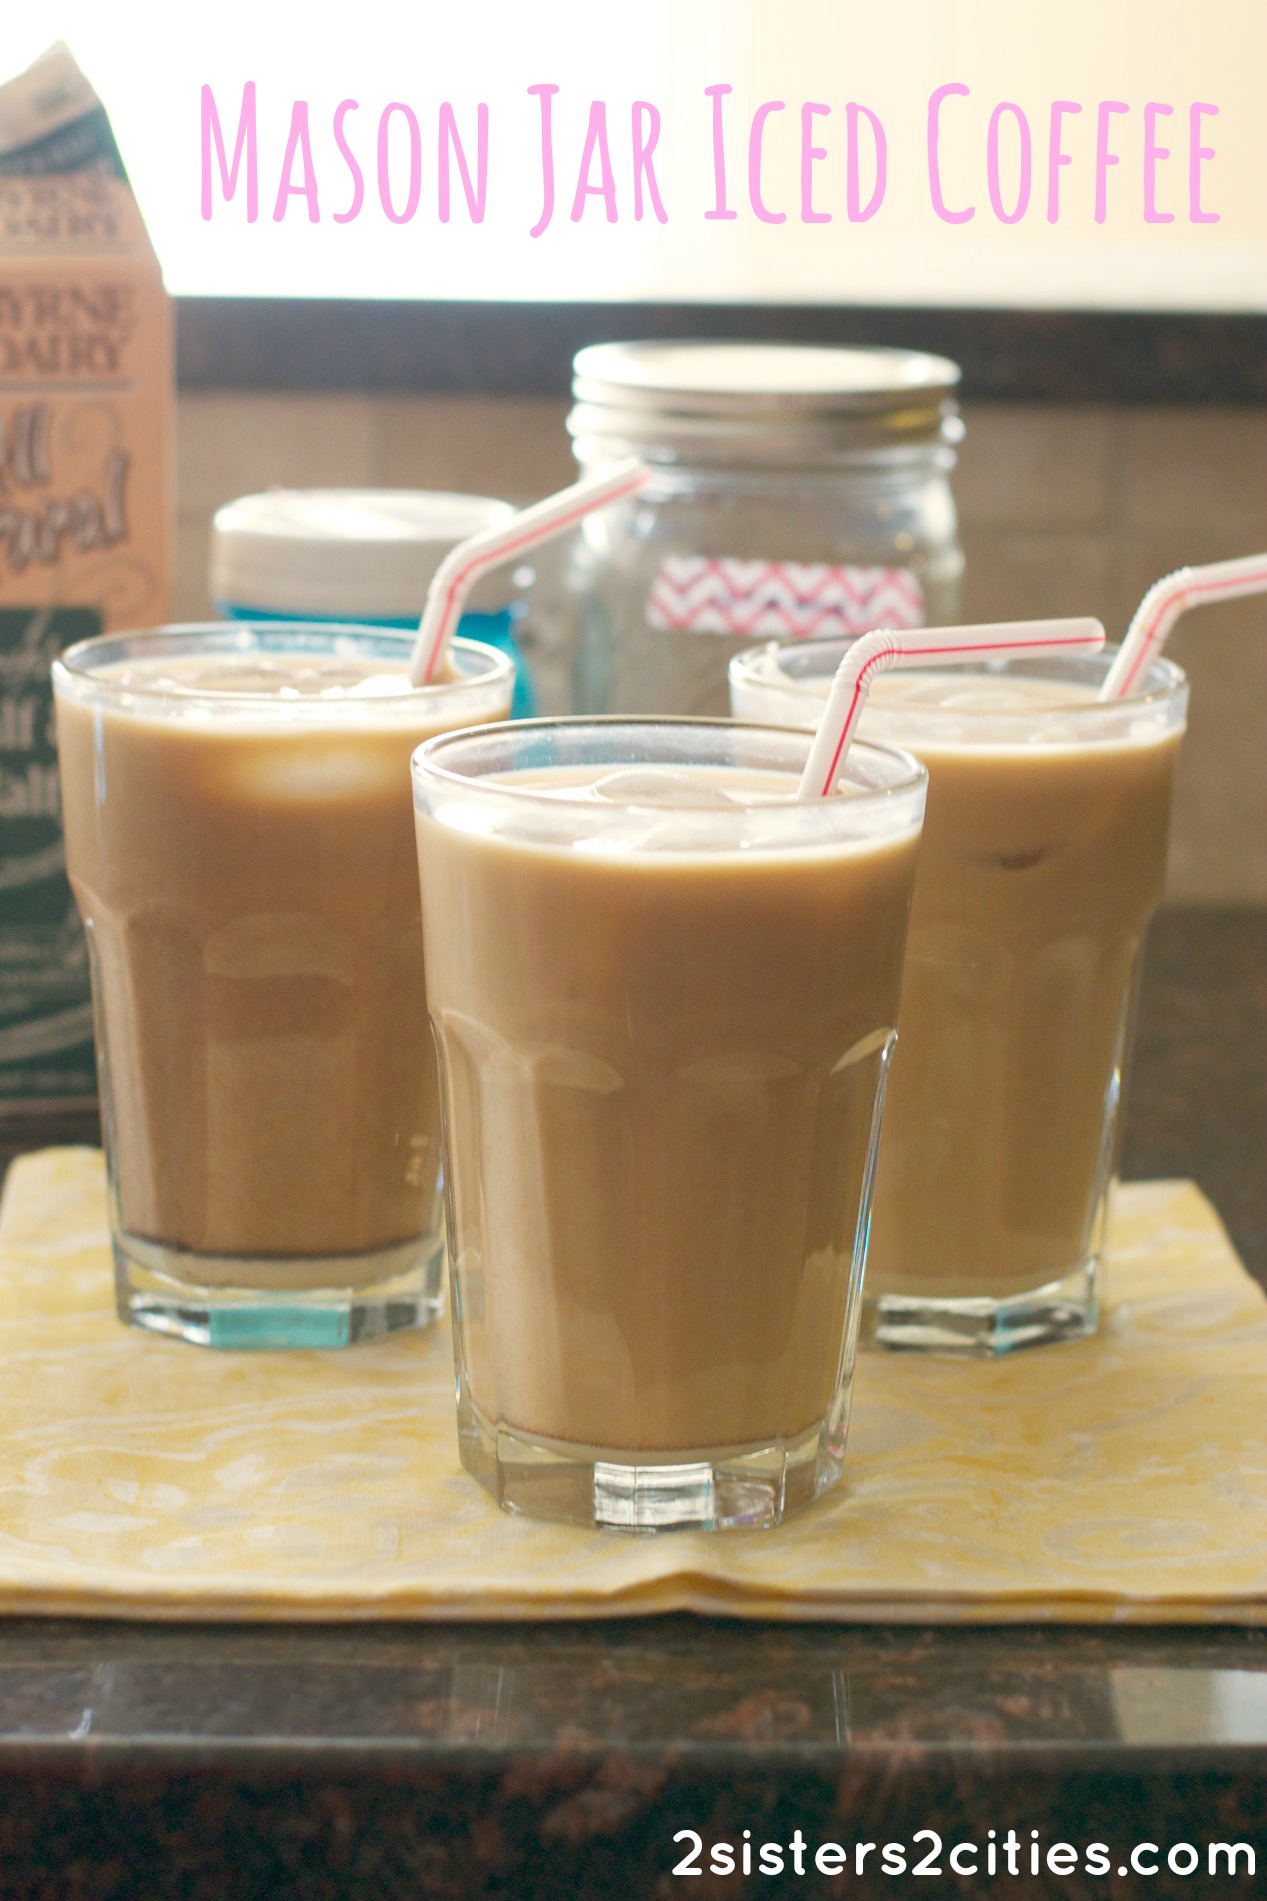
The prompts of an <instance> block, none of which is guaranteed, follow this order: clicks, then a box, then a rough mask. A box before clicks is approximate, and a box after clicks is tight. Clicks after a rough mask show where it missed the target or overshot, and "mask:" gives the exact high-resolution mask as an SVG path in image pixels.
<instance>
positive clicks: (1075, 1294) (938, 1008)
mask: <svg viewBox="0 0 1267 1901" xmlns="http://www.w3.org/2000/svg"><path fill="white" fill-rule="evenodd" d="M844 651H845V643H844V642H842V641H810V642H806V643H805V644H804V645H802V646H800V647H776V646H769V647H764V648H759V649H753V650H751V651H749V652H748V653H747V654H744V655H741V656H740V657H739V658H738V659H736V660H735V661H734V662H733V663H732V666H731V703H732V706H733V709H734V711H735V713H736V714H737V715H738V716H739V717H740V718H744V719H753V720H761V721H766V722H770V721H778V722H786V723H787V724H788V725H795V726H805V727H809V726H813V725H815V724H816V723H817V720H818V716H819V714H820V713H821V710H822V705H823V701H824V698H825V696H826V693H827V688H828V685H829V682H830V679H831V676H832V674H833V673H834V672H835V669H836V667H837V665H838V664H839V661H840V658H841V656H842V654H843V653H844ZM1112 657H1113V656H1112V654H1111V653H1108V652H1106V653H1105V654H1103V655H1099V656H1096V657H1094V658H1091V659H1076V660H1075V659H1064V660H1056V659H1045V660H1013V661H1008V662H1002V663H999V662H994V663H990V664H988V665H983V666H982V667H981V669H980V670H974V669H966V668H963V667H957V668H955V669H954V671H953V672H952V671H949V670H943V671H941V672H940V673H939V672H937V671H936V670H935V669H929V670H927V671H925V670H923V669H918V670H915V671H912V672H903V673H892V674H888V675H885V676H884V677H882V678H881V679H879V680H878V681H877V682H876V684H875V686H874V688H873V690H872V693H871V697H870V699H869V701H868V704H867V709H866V711H865V713H864V714H863V717H862V721H861V725H860V730H861V731H862V732H863V733H865V734H866V735H867V736H868V737H869V738H871V739H873V740H882V741H884V742H885V743H886V744H890V745H902V746H906V747H909V749H910V750H911V751H912V752H913V753H915V754H917V756H918V757H919V758H921V759H922V760H923V761H924V764H925V765H926V766H927V767H928V775H929V786H928V814H927V821H926V825H925V832H924V841H923V845H922V847H921V851H920V863H919V872H918V876H917V878H916V881H915V901H914V908H913V911H912V914H911V932H910V942H909V944H908V947H907V958H906V973H905V980H904V986H903V991H902V1008H901V1016H900V1025H899V1027H900V1032H901V1037H900V1045H899V1050H898V1054H897V1056H896V1058H895V1060H894V1064H893V1075H892V1079H891V1084H890V1089H889V1105H888V1110H887V1114H886V1118H885V1130H884V1140H883V1143H882V1145H881V1149H880V1159H879V1166H878V1172H877V1180H876V1198H875V1213H874V1224H873V1233H872V1241H871V1265H870V1268H869V1270H868V1276H867V1312H866V1317H865V1319H864V1328H865V1329H866V1330H867V1332H868V1333H869V1334H872V1335H874V1337H875V1338H876V1339H877V1340H878V1341H879V1342H881V1343H882V1344H885V1345H889V1346H895V1347H911V1348H934V1349H941V1350H950V1351H961V1352H977V1353H997V1352H1004V1351H1006V1350H1008V1349H1010V1348H1013V1347H1018V1346H1031V1345H1036V1344H1039V1343H1041V1342H1044V1341H1051V1340H1061V1339H1065V1338H1068V1337H1070V1336H1076V1335H1079V1334H1084V1333H1089V1332H1091V1331H1093V1329H1094V1327H1095V1324H1096V1311H1097V1281H1098V1273H1099V1266H1100V1259H1101V1253H1102V1249H1103V1243H1104V1229H1105V1218H1106V1212H1107V1205H1108V1195H1109V1189H1110V1184H1111V1180H1112V1176H1113V1172H1114V1162H1115V1155H1116V1143H1117V1136H1118V1127H1119V1105H1120V1101H1121V1095H1122V1084H1123V1077H1124V1073H1125V1070H1126V1065H1127V1060H1128V1056H1129V1051H1130V1042H1131V1032H1132V1018H1133V1001H1134V995H1135V983H1136V972H1137V968H1138V961H1139V952H1140V947H1141V944H1142V942H1143V938H1144V934H1145V931H1146V930H1147V927H1148V922H1149V919H1150V918H1151V916H1152V914H1153V911H1154V909H1155V908H1156V905H1157V903H1158V900H1159V899H1160V897H1161V895H1162V890H1163V887H1164V884H1165V873H1166V841H1167V832H1168V827H1169V819H1170V798H1171V786H1172V782H1173V778H1174V769H1175V761H1176V758H1177V755H1178V751H1179V743H1180V739H1181V737H1182V734H1183V730H1184V722H1185V718H1186V712H1187V701H1188V688H1187V682H1186V681H1185V679H1184V676H1183V674H1182V673H1181V672H1180V671H1179V669H1178V668H1177V667H1175V666H1173V665H1172V664H1171V663H1170V662H1168V661H1164V660H1159V661H1157V662H1155V663H1154V665H1153V667H1152V668H1151V670H1150V671H1149V673H1148V675H1147V677H1146V678H1145V680H1144V681H1143V682H1142V684H1141V686H1140V688H1139V690H1138V692H1137V693H1135V694H1133V695H1132V696H1131V697H1130V698H1128V699H1119V700H1099V699H1097V697H1096V695H1097V692H1098V689H1099V687H1100V685H1101V683H1102V681H1103V679H1104V676H1105V674H1106V672H1107V670H1108V667H1109V665H1110V662H1111V660H1112Z"/></svg>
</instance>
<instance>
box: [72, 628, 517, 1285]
mask: <svg viewBox="0 0 1267 1901" xmlns="http://www.w3.org/2000/svg"><path fill="white" fill-rule="evenodd" d="M229 638H230V639H231V637H229ZM165 644H168V645H170V643H165ZM506 672H507V675H508V674H509V668H507V669H506ZM73 686H74V682H69V683H59V697H58V720H59V741H60V749H61V760H62V775H63V777H62V783H63V798H64V801H65V810H66V835H67V853H68V864H69V872H70V879H71V883H72V886H73V888H74V891H75V895H76V898H77V900H78V902H79V906H80V909H81V912H82V914H83V917H84V921H85V924H86V926H87V929H88V933H89V938H90V942H91V945H92V951H93V957H94V963H95V976H96V984H97V992H98V997H97V1002H98V1012H99V1021H100V1022H101V1023H103V1024H104V1027H105V1042H106V1049H107V1068H108V1081H109V1088H108V1097H109V1100H108V1103H107V1104H106V1113H107V1115H108V1116H109V1118H110V1119H111V1122H112V1125H113V1148H114V1161H115V1168H114V1172H115V1179H116V1187H117V1193H118V1198H119V1210H120V1218H121V1225H122V1227H123V1229H124V1231H125V1233H128V1234H131V1235H134V1236H137V1237H141V1238H143V1239H145V1240H148V1241H157V1242H161V1243H163V1244H164V1245H166V1246H168V1247H171V1248H176V1249H188V1250H193V1251H195V1252H196V1253H197V1254H198V1255H200V1256H202V1257H217V1256H233V1257H243V1256H247V1257H262V1260H263V1266H262V1267H260V1268H259V1270H258V1275H257V1278H256V1279H255V1280H254V1281H251V1282H249V1283H248V1284H267V1285H273V1286H278V1287H289V1288H303V1287H321V1286H325V1285H329V1284H330V1283H331V1272H332V1270H331V1265H330V1260H329V1258H328V1257H332V1256H338V1257H356V1256H358V1255H364V1256H365V1257H366V1264H365V1267H364V1272H365V1273H366V1274H367V1275H368V1274H372V1273H373V1272H375V1271H376V1270H375V1268H374V1262H373V1251H374V1250H377V1249H382V1248H383V1247H386V1246H390V1245H391V1244H393V1243H397V1242H401V1241H405V1240H408V1239H409V1238H411V1237H416V1236H418V1235H419V1234H421V1233H423V1232H425V1231H426V1230H427V1229H428V1227H435V1226H436V1224H437V1221H438V1209H437V1186H436V1184H437V1175H438V1169H439V1153H440V1131H439V1119H438V1118H439V1103H438V1094H437V1086H436V1072H435V1057H434V1053H433V1046H432V1041H431V1037H430V1034H429V1032H428V1028H427V1020H426V998H425V987H424V981H423V963H422V932H421V917H420V909H419V898H418V879H417V864H416V858H415V853H414V840H413V820H412V815H411V811H410V797H409V756H410V754H411V752H412V751H413V749H414V747H415V746H417V745H418V744H419V742H420V741H421V740H423V739H425V738H427V737H428V736H429V735H431V734H432V733H434V732H436V731H438V730H442V729H443V728H444V726H445V725H448V724H454V723H461V720H462V718H463V715H461V714H459V715H457V716H456V717H452V716H451V717H449V718H448V719H446V718H445V716H444V712H443V708H442V705H438V704H437V696H436V695H435V693H434V692H430V693H428V692H418V691H416V690H414V689H412V688H411V687H410V685H409V682H408V679H407V677H406V675H405V673H404V671H403V666H396V665H395V664H394V663H393V662H391V661H384V660H381V659H375V658H373V657H372V656H369V655H364V654H360V653H357V652H355V651H350V652H349V653H348V654H347V655H345V656H340V655H338V654H337V653H336V654H326V655H320V656H314V655H309V654H303V653H291V652H276V653H252V652H243V653H241V654H236V653H234V652H232V651H212V652H198V651H193V652H190V653H187V654H185V653H179V652H175V653H174V652H171V651H166V652H156V653H155V655H154V656H153V657H149V656H145V657H135V656H134V657H132V658H129V659H128V660H126V661H125V662H122V663H120V664H118V665H115V666H105V667H102V668H100V669H99V670H98V671H97V673H96V674H94V675H93V676H92V689H93V690H92V692H91V693H90V694H89V693H84V694H83V695H82V696H80V695H79V694H78V693H77V692H76V691H71V690H68V688H72V687H73ZM509 692H510V686H509V679H508V678H507V681H506V683H505V693H504V696H503V703H502V706H501V709H500V710H501V713H502V714H503V715H504V713H505V710H506V702H508V700H509ZM465 717H470V714H469V712H468V713H467V714H466V715H465ZM304 1257H308V1258H307V1260H305V1258H304ZM322 1257H325V1258H322ZM269 1259H273V1260H274V1262H275V1265H274V1266H273V1268H272V1269H271V1270H270V1269H269V1267H268V1261H269ZM358 1271H360V1270H358V1267H357V1264H356V1261H355V1259H352V1260H351V1261H349V1260H347V1259H346V1258H345V1259H344V1260H342V1261H341V1262H340V1264H339V1267H338V1273H337V1278H339V1279H341V1280H347V1281H350V1282H353V1283H354V1282H355V1280H356V1276H357V1274H358ZM199 1273H200V1274H201V1276H202V1278H203V1280H204V1282H206V1283H207V1284H216V1283H217V1279H223V1280H226V1281H230V1280H232V1279H233V1278H234V1274H235V1269H234V1267H233V1264H232V1262H229V1263H226V1264H225V1265H224V1268H223V1271H222V1272H221V1271H219V1270H217V1269H216V1267H215V1265H214V1261H208V1260H207V1259H206V1258H204V1259H203V1260H202V1261H201V1262H200V1263H199ZM259 1276H262V1281H261V1280H260V1279H259Z"/></svg>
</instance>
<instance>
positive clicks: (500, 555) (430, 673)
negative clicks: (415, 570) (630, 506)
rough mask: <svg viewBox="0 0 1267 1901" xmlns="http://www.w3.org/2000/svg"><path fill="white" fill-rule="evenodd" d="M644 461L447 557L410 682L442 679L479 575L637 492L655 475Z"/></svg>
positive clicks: (598, 478)
mask: <svg viewBox="0 0 1267 1901" xmlns="http://www.w3.org/2000/svg"><path fill="white" fill-rule="evenodd" d="M650 473H651V472H650V470H649V469H647V468H645V467H644V466H643V464H642V463H641V462H635V461H628V462H621V463H620V464H618V466H617V467H616V468H614V469H610V470H608V472H607V473H606V474H605V475H591V476H589V477H587V478H586V479H585V480H584V481H581V482H574V483H573V484H572V486H571V488H565V489H560V490H559V493H558V494H557V495H547V496H546V498H545V500H544V501H540V502H534V503H533V504H532V506H531V508H524V509H521V510H520V511H519V513H518V514H517V515H515V516H514V517H513V518H512V519H511V520H510V521H508V522H506V523H505V524H504V525H503V526H502V527H500V528H488V529H485V530H484V532H483V533H482V534H478V535H470V536H468V538H467V539H466V540H465V541H460V542H459V543H458V545H457V547H456V548H453V549H451V550H450V551H449V553H448V554H447V555H445V557H444V560H443V561H442V562H441V563H440V565H439V567H438V568H437V569H436V571H435V574H434V575H433V576H432V580H431V586H430V587H429V588H428V589H427V604H426V606H425V608H424V609H423V613H422V619H421V621H420V622H419V624H418V638H417V640H416V641H415V643H414V650H413V653H412V655H411V656H410V660H409V678H410V680H411V681H412V682H413V684H414V685H415V686H425V685H426V684H427V683H428V681H431V680H434V679H436V678H437V677H438V676H439V672H440V668H441V666H442V664H443V661H444V655H445V650H446V648H447V647H448V644H449V641H450V639H451V637H452V634H453V630H454V628H455V627H456V626H457V624H458V620H459V618H460V616H461V613H462V603H463V602H464V601H465V599H466V597H467V594H468V593H469V592H470V590H471V588H472V586H473V585H474V583H475V582H476V581H477V580H478V578H479V576H480V575H481V574H483V573H484V572H485V571H486V570H487V569H488V568H495V567H497V566H498V564H499V563H500V562H502V561H508V560H509V559H510V557H511V556H512V555H516V554H523V553H524V552H525V551H526V550H527V549H529V548H535V547H537V546H538V544H539V543H541V542H543V541H548V540H549V539H550V537H551V536H552V535H560V534H562V533H563V531H564V529H566V528H571V527H573V526H575V524H576V523H577V522H578V521H581V520H583V519H584V517H585V516H586V515H589V514H592V513H593V511H594V510H595V509H596V508H604V507H605V506H606V505H607V503H608V502H618V501H621V500H622V499H623V498H624V497H625V496H626V495H633V494H636V493H637V491H638V490H639V489H640V488H641V487H642V486H643V484H644V483H645V482H646V481H647V480H648V479H649V477H650Z"/></svg>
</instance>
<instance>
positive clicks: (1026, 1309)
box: [862, 1258, 1100, 1358]
mask: <svg viewBox="0 0 1267 1901" xmlns="http://www.w3.org/2000/svg"><path fill="white" fill-rule="evenodd" d="M1099 1266H1100V1264H1099V1261H1098V1259H1095V1258H1093V1259H1091V1260H1089V1261H1086V1262H1084V1264H1083V1265H1082V1266H1081V1267H1079V1268H1075V1270H1074V1272H1073V1273H1072V1274H1067V1275H1066V1276H1065V1278H1064V1279H1063V1280H1059V1281H1048V1282H1047V1283H1046V1285H1045V1286H1042V1287H1035V1288H1033V1289H1032V1290H1030V1291H1028V1292H1026V1293H1021V1294H1008V1295H1006V1296H999V1297H998V1298H995V1297H992V1296H989V1295H973V1296H964V1297H962V1298H959V1299H954V1298H951V1297H949V1296H946V1297H943V1298H937V1297H935V1296H933V1295H923V1294H877V1295H874V1296H872V1297H871V1298H867V1297H866V1294H865V1292H864V1296H863V1303H862V1339H863V1343H864V1345H866V1346H874V1347H888V1348H890V1349H895V1350H897V1351H899V1352H906V1353H957V1354H968V1355H975V1356H976V1357H978V1358H986V1357H989V1356H991V1355H993V1354H997V1353H1015V1352H1017V1351H1019V1349H1020V1348H1021V1347H1044V1346H1054V1345H1055V1344H1056V1342H1057V1341H1060V1340H1084V1339H1086V1337H1087V1336H1088V1335H1089V1334H1093V1333H1094V1332H1095V1329H1096V1323H1097V1321H1098V1318H1099V1298H1098V1280H1099Z"/></svg>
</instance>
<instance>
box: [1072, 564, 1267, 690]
mask: <svg viewBox="0 0 1267 1901" xmlns="http://www.w3.org/2000/svg"><path fill="white" fill-rule="evenodd" d="M1263 593H1267V554H1247V555H1243V556H1242V557H1241V558H1240V560H1238V561H1211V562H1210V563H1209V565H1208V566H1207V567H1204V568H1176V570H1175V572H1174V573H1173V574H1167V575H1163V577H1162V579H1161V580H1160V581H1154V582H1153V585H1152V586H1151V587H1150V588H1149V590H1148V592H1147V594H1146V595H1145V596H1144V598H1143V600H1142V601H1141V602H1140V604H1139V606H1138V607H1137V608H1136V609H1135V617H1134V619H1133V620H1132V622H1131V624H1130V626H1129V627H1128V628H1127V630H1126V639H1125V640H1124V641H1123V642H1122V644H1121V646H1120V647H1119V648H1118V650H1117V657H1116V659H1115V660H1114V662H1113V665H1112V666H1111V667H1110V668H1109V670H1108V672H1107V673H1106V674H1105V676H1104V685H1103V686H1102V687H1101V688H1100V698H1101V699H1102V700H1124V699H1126V698H1127V696H1128V695H1129V694H1131V693H1134V692H1135V690H1136V688H1137V687H1138V686H1139V683H1140V681H1141V680H1143V679H1144V678H1145V676H1146V675H1147V673H1148V669H1149V668H1150V667H1151V666H1152V664H1153V661H1154V660H1155V659H1156V658H1157V656H1158V654H1159V653H1160V652H1161V650H1162V648H1163V647H1164V646H1165V644H1166V642H1167V640H1168V639H1169V637H1170V630H1171V628H1172V627H1173V626H1174V624H1175V622H1176V621H1177V620H1178V618H1179V616H1180V615H1181V614H1186V613H1187V611H1188V609H1189V608H1190V607H1203V606H1204V605H1205V604H1206V602H1207V601H1235V600H1238V599H1239V598H1240V596H1241V595H1243V594H1263Z"/></svg>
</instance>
